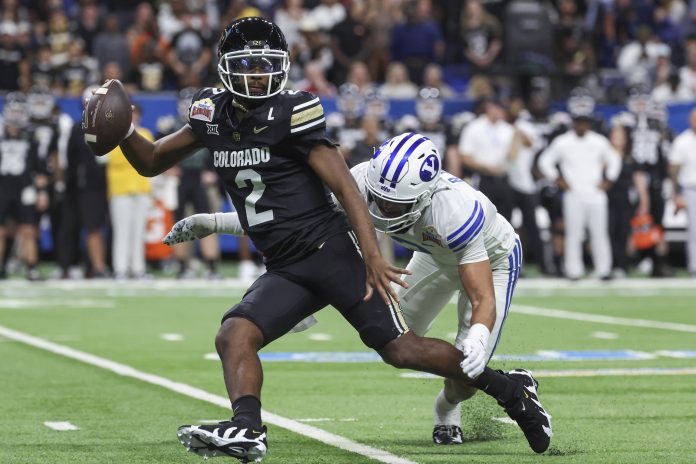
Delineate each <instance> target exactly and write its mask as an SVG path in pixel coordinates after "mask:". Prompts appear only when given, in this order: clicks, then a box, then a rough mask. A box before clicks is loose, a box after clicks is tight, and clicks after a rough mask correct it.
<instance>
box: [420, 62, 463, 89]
mask: <svg viewBox="0 0 696 464" xmlns="http://www.w3.org/2000/svg"><path fill="white" fill-rule="evenodd" d="M423 87H425V88H431V89H437V90H438V91H439V92H440V96H441V97H442V98H452V97H454V96H455V95H456V93H455V92H454V90H452V87H450V86H449V85H447V84H446V83H445V82H444V81H443V80H442V66H440V65H439V64H437V63H430V64H429V65H428V66H426V67H425V69H424V70H423Z"/></svg>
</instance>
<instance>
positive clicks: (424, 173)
mask: <svg viewBox="0 0 696 464" xmlns="http://www.w3.org/2000/svg"><path fill="white" fill-rule="evenodd" d="M439 172H440V158H438V157H437V155H430V156H428V157H427V158H426V159H425V161H424V162H423V165H422V166H421V168H420V178H421V180H422V181H423V182H429V181H431V180H433V178H435V176H436V175H437V174H438V173H439Z"/></svg>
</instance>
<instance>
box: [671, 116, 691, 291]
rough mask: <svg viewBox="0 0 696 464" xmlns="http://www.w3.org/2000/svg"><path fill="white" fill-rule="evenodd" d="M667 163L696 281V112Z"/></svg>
mask: <svg viewBox="0 0 696 464" xmlns="http://www.w3.org/2000/svg"><path fill="white" fill-rule="evenodd" d="M669 163H670V174H671V176H672V185H673V191H674V198H673V199H674V204H675V205H676V207H677V211H679V210H680V209H683V208H684V209H686V214H687V217H688V223H687V230H688V237H687V241H686V250H687V267H688V270H689V273H691V277H693V278H696V109H695V110H691V113H690V114H689V128H688V129H687V130H685V131H684V132H682V133H681V134H679V136H678V137H677V138H676V139H675V140H674V144H673V145H672V151H671V152H670V155H669Z"/></svg>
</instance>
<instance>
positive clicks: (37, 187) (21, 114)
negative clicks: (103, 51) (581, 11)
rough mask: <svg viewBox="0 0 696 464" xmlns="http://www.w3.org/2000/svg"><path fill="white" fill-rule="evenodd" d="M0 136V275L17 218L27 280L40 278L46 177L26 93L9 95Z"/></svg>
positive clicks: (0, 274) (2, 273)
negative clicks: (40, 231)
mask: <svg viewBox="0 0 696 464" xmlns="http://www.w3.org/2000/svg"><path fill="white" fill-rule="evenodd" d="M3 120H4V121H3V126H4V127H3V130H2V137H0V279H2V278H4V277H6V271H5V253H6V252H9V250H5V238H6V235H7V227H6V226H7V225H8V223H9V221H10V220H14V225H16V226H17V228H16V231H17V232H16V238H18V239H19V241H20V245H21V253H20V255H21V257H22V259H23V261H24V264H25V265H26V267H27V279H28V280H40V279H41V275H40V274H39V271H38V269H37V268H36V264H37V262H38V259H39V255H38V253H39V252H38V241H37V239H38V222H39V211H43V210H45V209H46V207H47V206H48V195H47V193H46V187H47V184H48V182H47V178H46V169H45V165H44V163H42V162H41V161H40V159H39V156H38V149H37V145H36V143H35V141H34V140H33V138H32V134H31V132H30V131H29V130H28V128H27V125H28V123H29V113H28V106H27V101H26V97H24V95H23V94H21V93H19V92H13V93H11V94H9V95H8V96H7V100H6V103H5V107H4V108H3Z"/></svg>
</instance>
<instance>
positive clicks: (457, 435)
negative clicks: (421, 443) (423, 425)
mask: <svg viewBox="0 0 696 464" xmlns="http://www.w3.org/2000/svg"><path fill="white" fill-rule="evenodd" d="M463 442H464V434H463V433H462V429H461V427H459V426H458V425H436V426H435V428H434V429H433V443H435V444H436V445H461V444H462V443H463Z"/></svg>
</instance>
